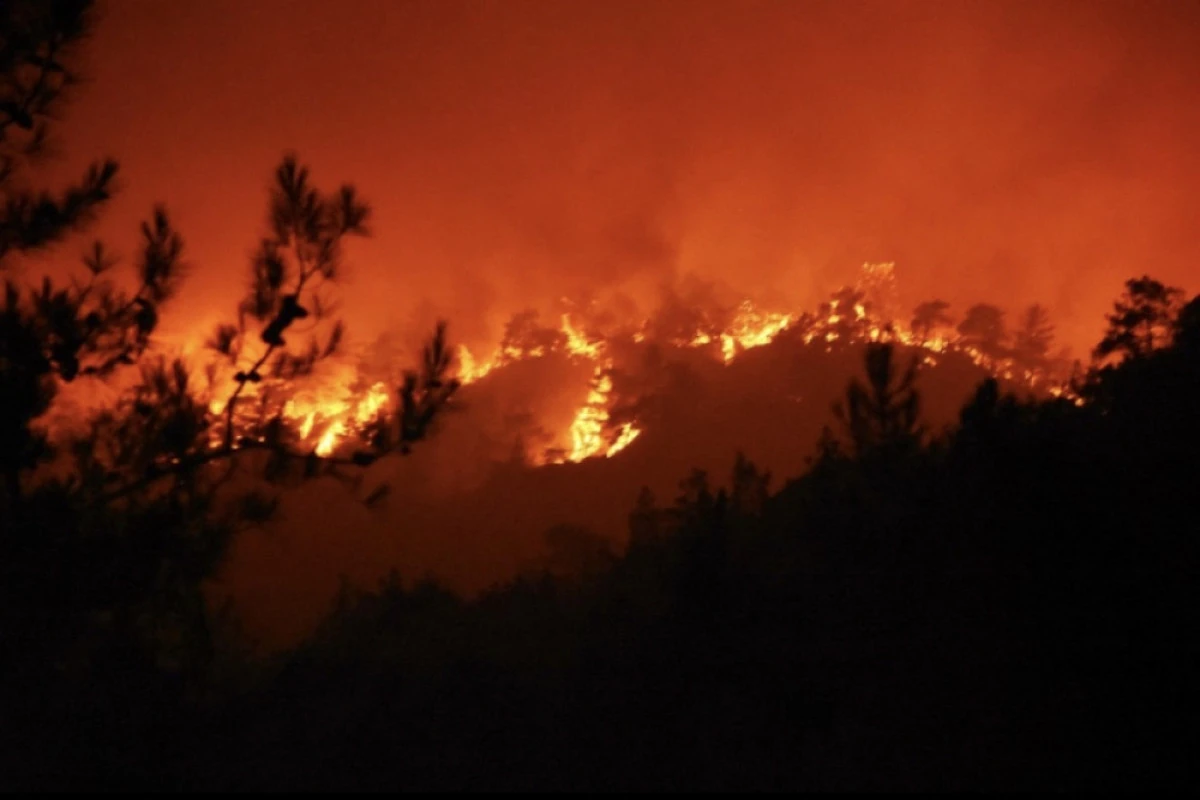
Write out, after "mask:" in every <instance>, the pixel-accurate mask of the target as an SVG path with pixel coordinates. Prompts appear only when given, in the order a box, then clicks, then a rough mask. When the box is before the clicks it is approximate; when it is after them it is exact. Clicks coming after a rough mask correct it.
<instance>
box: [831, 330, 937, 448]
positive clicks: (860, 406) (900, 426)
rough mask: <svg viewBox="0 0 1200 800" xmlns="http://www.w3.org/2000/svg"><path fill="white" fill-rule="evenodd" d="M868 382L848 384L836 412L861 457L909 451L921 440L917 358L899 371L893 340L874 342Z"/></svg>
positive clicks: (869, 354)
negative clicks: (884, 342)
mask: <svg viewBox="0 0 1200 800" xmlns="http://www.w3.org/2000/svg"><path fill="white" fill-rule="evenodd" d="M865 360H866V368H867V385H865V386H864V385H863V384H862V382H860V381H859V380H858V378H854V379H852V380H851V381H850V384H849V386H847V387H846V397H845V401H844V402H843V401H839V402H837V403H835V404H834V413H835V414H836V415H837V418H838V420H839V421H840V422H841V423H842V425H843V426H844V427H845V428H846V431H847V433H848V434H849V436H850V441H851V443H852V445H853V448H854V453H855V455H856V456H858V457H859V458H867V457H871V456H875V455H880V454H894V453H896V452H904V451H908V450H910V449H911V448H913V447H915V446H917V445H919V444H920V441H921V437H922V436H923V430H922V428H921V426H920V424H919V417H920V408H921V405H920V396H919V395H918V394H917V391H916V389H915V383H916V379H917V360H916V359H915V358H914V359H913V360H912V361H911V362H910V363H909V365H908V367H907V368H906V369H905V370H904V372H903V373H899V372H898V371H897V369H896V363H895V348H894V346H893V345H891V344H870V345H868V346H867V350H866V358H865Z"/></svg>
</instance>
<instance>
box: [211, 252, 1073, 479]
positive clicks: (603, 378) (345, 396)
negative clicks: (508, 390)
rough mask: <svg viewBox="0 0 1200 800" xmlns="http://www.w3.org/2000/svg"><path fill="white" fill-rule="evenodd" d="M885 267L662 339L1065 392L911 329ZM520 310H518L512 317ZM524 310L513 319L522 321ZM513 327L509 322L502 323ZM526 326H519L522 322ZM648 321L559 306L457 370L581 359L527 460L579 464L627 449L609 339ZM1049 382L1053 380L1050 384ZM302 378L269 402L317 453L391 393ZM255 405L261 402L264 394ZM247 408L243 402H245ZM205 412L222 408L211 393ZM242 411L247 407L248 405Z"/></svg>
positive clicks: (1005, 359)
mask: <svg viewBox="0 0 1200 800" xmlns="http://www.w3.org/2000/svg"><path fill="white" fill-rule="evenodd" d="M894 285H895V277H894V265H892V264H890V263H883V264H866V265H864V267H863V270H862V278H861V280H860V281H859V282H858V283H857V284H856V285H855V286H854V287H852V288H851V287H847V288H844V289H842V290H839V292H837V293H835V294H834V295H833V296H832V297H831V299H830V300H828V301H827V302H826V303H823V304H822V305H821V306H820V308H819V309H818V312H817V313H816V314H813V313H802V314H796V313H791V312H787V311H781V310H768V309H763V308H760V307H759V306H757V305H755V304H754V303H752V302H751V301H749V300H746V301H743V302H742V303H740V304H739V305H738V306H737V307H736V309H735V310H734V311H733V313H732V314H731V315H728V316H727V319H728V322H727V324H725V325H724V326H723V328H721V329H716V328H704V329H698V330H695V331H694V333H692V335H690V336H688V337H685V338H672V339H671V341H670V342H669V343H668V344H669V345H670V346H672V347H680V348H694V349H703V348H707V349H708V350H709V351H710V352H712V354H713V357H714V359H719V360H720V361H721V362H723V363H724V364H726V365H728V364H730V363H732V362H733V361H735V360H736V359H737V358H738V357H739V356H741V355H742V354H743V353H745V352H746V351H748V350H751V349H754V348H757V347H762V346H764V345H768V344H770V343H771V342H773V341H775V339H776V338H777V337H779V336H780V335H781V334H783V333H784V332H786V331H791V332H793V333H794V334H796V335H797V336H798V337H799V339H800V341H802V342H803V343H804V344H805V345H808V346H818V347H823V348H825V349H826V350H832V349H833V348H834V347H835V346H843V345H846V344H855V343H865V342H894V343H896V344H899V345H903V346H905V347H908V348H912V349H915V350H920V351H924V355H923V356H922V363H923V364H924V365H926V366H933V365H936V364H937V363H938V361H939V359H941V358H943V357H945V356H946V355H948V354H950V353H954V354H959V355H962V356H966V357H967V358H969V359H970V360H971V361H972V362H974V363H975V364H976V365H977V366H979V367H980V368H982V369H983V370H985V371H987V372H988V373H990V374H992V375H994V376H995V377H997V378H1002V379H1004V380H1007V381H1010V382H1013V383H1017V384H1020V385H1024V386H1026V387H1028V388H1030V389H1031V390H1040V391H1045V392H1046V393H1049V394H1053V395H1055V396H1061V395H1063V394H1064V392H1066V391H1067V389H1066V388H1065V386H1063V385H1061V381H1060V380H1059V378H1060V377H1061V376H1055V375H1052V374H1051V372H1052V371H1051V370H1050V369H1049V368H1048V367H1045V366H1041V367H1031V366H1028V365H1021V364H1018V363H1017V360H1016V359H1014V358H1013V357H1011V356H1010V355H1005V354H1004V353H1003V352H991V353H989V352H986V351H985V349H984V348H982V347H981V346H978V345H977V344H975V343H972V342H970V341H968V340H966V339H964V338H963V337H961V336H958V335H956V334H955V333H954V332H953V331H952V330H950V329H948V328H946V327H941V328H937V329H928V328H927V329H926V330H924V331H923V332H921V333H918V332H917V331H914V330H913V329H912V326H911V325H909V324H907V323H905V322H904V321H903V320H900V319H895V318H894V315H895V309H896V307H897V306H896V303H895V300H894ZM519 316H520V315H519ZM530 319H531V318H526V319H524V320H522V324H526V323H529V321H530ZM510 327H515V326H510ZM526 329H529V325H528V324H526ZM651 330H652V326H651V325H650V320H644V321H643V322H642V324H641V325H640V326H638V327H636V328H634V329H631V330H630V331H629V332H627V333H625V334H616V335H610V336H608V337H607V338H605V337H602V336H600V335H598V334H594V333H591V332H590V331H588V330H587V329H586V325H585V324H584V322H583V321H582V320H581V319H578V318H577V317H576V316H574V315H573V314H571V313H565V314H562V315H561V317H560V319H559V324H558V326H557V328H556V329H550V330H548V329H539V330H538V332H537V336H526V337H525V338H524V340H520V341H519V340H518V339H517V338H515V337H512V336H506V337H505V340H504V341H502V342H501V343H500V344H499V345H497V347H496V348H495V349H494V351H493V352H492V353H491V354H490V355H488V356H486V357H484V356H480V355H477V354H476V353H475V352H472V351H471V350H470V349H469V348H468V347H467V346H465V345H460V346H459V347H458V348H457V376H458V380H459V381H460V382H461V384H462V385H463V386H464V387H470V386H471V385H472V384H477V383H479V382H480V381H482V380H484V379H486V378H487V377H488V376H490V375H493V374H494V373H496V372H497V371H499V370H503V369H504V368H505V367H507V366H509V365H511V364H513V363H516V362H518V361H526V360H531V359H539V358H545V357H547V356H549V355H551V354H559V355H565V356H566V357H567V358H569V359H570V360H572V361H575V362H579V363H585V364H590V365H591V375H590V382H589V388H588V392H587V395H586V398H585V399H584V401H583V402H582V404H581V405H579V406H578V408H577V409H576V410H575V412H574V415H573V417H572V421H571V422H570V424H569V426H567V428H566V429H565V430H561V431H559V432H557V434H556V435H555V444H554V446H553V447H551V448H548V449H547V450H546V451H545V452H544V453H543V454H541V455H540V456H535V457H534V458H533V461H534V462H535V463H538V464H561V463H567V462H580V461H584V460H586V459H590V458H611V457H613V456H615V455H617V454H618V453H620V452H621V451H622V450H624V449H625V448H627V447H629V445H630V444H632V443H633V442H634V441H636V440H637V438H638V437H639V435H640V434H641V433H642V428H641V426H640V425H639V423H638V422H637V421H636V420H633V421H629V420H624V421H617V420H615V419H614V416H613V413H612V411H613V406H614V402H615V398H614V397H613V370H614V357H613V347H614V345H617V344H618V337H620V336H624V337H627V339H628V342H627V344H632V345H638V344H642V343H648V342H650V341H652V335H653V334H652V333H651ZM1056 381H1057V382H1056ZM300 383H303V384H304V385H303V386H302V387H300V388H299V389H297V390H296V391H295V392H294V393H291V394H290V395H289V396H287V397H286V398H276V399H275V400H274V401H273V402H274V408H275V409H276V412H277V414H278V416H279V417H281V418H282V419H283V420H285V421H286V422H287V423H288V426H289V429H290V431H291V434H292V436H293V437H294V440H295V441H297V442H298V443H300V444H301V446H303V447H304V448H306V449H308V450H310V451H311V452H313V453H315V454H316V455H318V456H321V457H328V456H331V455H334V454H336V453H339V452H342V451H343V450H345V449H348V448H350V447H352V446H353V443H354V442H355V441H356V440H357V441H361V440H363V439H364V438H367V437H368V436H369V433H370V430H371V427H372V426H373V425H374V424H375V423H376V422H377V420H379V419H380V418H381V415H383V414H384V413H386V412H387V411H388V410H389V409H390V408H392V407H394V406H395V404H396V397H395V394H394V392H393V391H391V390H389V388H388V386H387V384H385V383H384V382H383V381H371V382H368V381H364V380H363V378H362V376H360V375H359V374H358V373H357V371H355V370H353V369H343V370H342V371H340V372H338V373H337V374H335V375H333V376H331V377H328V378H326V379H323V380H320V379H317V378H315V377H311V376H310V377H309V378H307V379H305V380H304V381H303V382H300ZM261 401H262V402H263V403H268V402H270V400H269V398H268V397H267V396H264V397H263V398H261ZM247 405H248V406H250V405H251V404H247ZM212 411H213V412H214V413H216V414H219V413H221V412H222V404H221V403H220V402H219V401H214V403H213V405H212ZM246 413H254V412H253V410H252V408H248V409H247V410H246Z"/></svg>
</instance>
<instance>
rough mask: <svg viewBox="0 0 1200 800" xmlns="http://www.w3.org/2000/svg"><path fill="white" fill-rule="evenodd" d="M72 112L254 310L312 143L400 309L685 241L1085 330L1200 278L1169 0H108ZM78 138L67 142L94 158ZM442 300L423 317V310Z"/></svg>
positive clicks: (1194, 109)
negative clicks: (361, 221) (872, 278)
mask: <svg viewBox="0 0 1200 800" xmlns="http://www.w3.org/2000/svg"><path fill="white" fill-rule="evenodd" d="M105 12H106V13H105V16H104V20H103V23H102V25H101V28H100V30H99V32H98V34H97V36H96V37H95V42H94V46H93V48H92V64H91V69H90V71H89V74H90V76H91V80H90V82H89V83H88V85H87V86H85V87H83V89H82V90H81V91H80V92H79V93H78V101H77V103H76V104H75V105H74V106H73V107H72V109H71V110H70V113H69V115H68V117H67V123H66V129H65V130H64V132H63V139H64V141H65V142H66V144H67V147H66V151H67V153H68V154H69V155H70V157H71V158H69V159H68V161H70V162H71V163H70V164H66V165H64V169H65V170H66V174H71V173H73V171H75V168H76V166H77V164H76V163H75V162H81V161H83V160H85V159H87V158H89V157H91V156H94V155H97V154H100V153H112V154H114V155H116V156H118V157H120V158H121V159H122V160H123V162H124V167H125V172H124V185H125V187H126V190H125V192H124V194H123V195H122V197H121V198H120V199H119V200H118V202H117V205H116V207H115V208H114V209H113V213H112V214H110V215H109V216H108V217H107V221H106V226H105V232H110V233H111V234H112V236H113V238H115V239H116V240H117V241H118V243H119V242H120V241H121V240H122V238H123V237H124V238H126V239H127V237H125V234H127V233H131V232H132V231H133V230H135V229H134V224H135V222H136V220H137V219H138V217H139V216H140V215H142V214H144V213H145V211H146V210H147V209H148V208H149V206H150V203H151V202H153V201H154V200H164V201H166V202H167V203H168V205H169V206H170V207H171V208H172V209H173V210H174V211H175V212H176V216H177V217H178V220H179V223H180V225H181V227H182V228H183V229H184V230H185V231H186V232H187V233H188V235H189V244H190V249H191V253H192V256H193V261H194V263H195V264H196V267H197V269H196V272H195V274H194V276H193V279H192V283H191V285H190V286H189V292H190V293H191V301H190V302H189V303H188V304H187V305H186V307H185V308H180V309H177V310H176V312H175V316H174V318H173V323H174V325H175V326H176V327H178V328H179V329H181V330H187V329H189V328H190V326H196V325H198V324H199V322H198V321H199V320H200V319H201V318H204V319H208V318H212V317H213V316H216V315H219V314H223V313H227V310H228V309H230V308H231V307H232V304H233V302H234V299H235V297H236V294H237V290H238V287H239V286H240V276H241V270H242V269H243V266H244V263H245V261H246V258H245V253H246V250H247V248H249V246H250V245H251V244H252V243H253V241H255V238H256V236H257V234H258V231H259V229H260V224H261V221H262V218H263V215H264V188H265V184H266V181H267V178H268V176H269V174H270V170H271V169H272V167H273V166H274V164H275V162H276V160H277V159H278V157H279V156H280V154H281V153H282V152H283V150H284V149H286V148H294V149H296V150H297V151H298V152H300V153H301V155H302V156H303V157H304V158H305V159H307V160H308V161H310V162H311V163H312V165H313V167H314V169H315V171H316V172H315V175H316V177H317V178H318V179H324V180H325V181H327V182H330V183H333V182H337V181H341V180H352V181H355V182H356V183H358V184H359V186H360V188H361V189H362V190H363V192H364V194H365V195H366V196H367V197H368V198H369V199H372V200H373V201H374V204H375V208H376V215H375V218H374V219H375V237H374V239H373V240H372V241H370V242H368V243H366V244H365V245H363V246H362V247H360V248H358V249H356V250H355V251H354V253H353V258H352V261H353V263H354V265H355V268H354V270H353V271H352V273H351V280H350V282H349V284H348V285H347V286H346V288H345V308H346V309H347V313H348V315H350V316H351V319H350V322H351V327H352V331H353V332H354V333H355V334H356V335H357V336H358V337H359V340H360V341H370V340H371V339H372V338H374V336H376V335H377V334H378V333H380V332H381V331H382V330H384V329H386V328H388V327H391V326H394V325H396V323H397V321H404V322H405V323H408V322H409V321H410V320H412V319H413V318H414V317H415V316H418V315H421V316H430V315H432V314H434V313H437V314H442V315H445V316H448V317H449V318H450V319H451V320H452V322H453V323H454V325H455V328H454V330H455V332H456V333H457V335H458V336H459V337H460V338H461V340H463V341H466V342H468V343H469V344H472V345H478V344H481V343H483V342H494V341H495V338H496V334H497V333H498V331H499V328H500V326H501V325H502V324H503V321H504V320H506V319H507V318H508V316H509V315H510V314H511V313H513V312H514V311H516V310H520V309H522V308H527V307H530V306H531V305H541V306H545V305H548V304H549V303H552V302H554V301H556V300H557V299H558V298H560V297H562V296H564V295H565V296H569V297H574V296H576V295H578V294H580V293H583V292H586V291H588V290H595V289H597V288H612V287H615V286H623V285H628V287H629V291H630V292H631V293H632V294H633V295H634V296H635V297H638V299H640V300H642V301H645V300H646V296H645V292H646V291H648V290H649V289H653V287H656V286H658V285H660V284H662V283H663V282H671V281H673V280H675V279H677V278H679V277H680V276H683V275H687V274H699V275H701V276H704V277H707V278H717V279H721V280H724V281H727V282H729V283H732V284H733V285H735V286H736V287H737V288H739V289H741V290H743V291H745V292H747V293H755V292H758V293H762V292H769V293H770V294H771V295H772V296H774V297H778V298H780V299H783V300H787V301H789V302H796V303H802V304H805V305H811V303H812V301H814V300H815V299H816V298H817V297H818V296H820V295H822V294H824V293H825V292H827V291H828V290H829V289H831V288H833V287H834V286H836V285H838V284H840V283H842V282H844V280H845V278H846V277H847V275H849V274H850V273H851V271H852V270H854V269H855V268H856V267H857V266H858V265H859V264H861V263H862V262H864V261H896V262H897V263H898V269H899V272H900V275H901V278H902V283H903V285H904V287H905V290H906V293H907V296H906V297H905V298H904V299H905V300H906V301H909V302H915V301H917V300H922V299H928V298H930V297H932V296H935V295H937V296H943V297H945V298H946V299H948V300H951V301H952V302H954V303H955V304H956V305H958V306H959V307H960V308H961V307H962V306H963V305H964V304H968V303H971V302H974V301H976V300H980V299H986V300H988V301H990V302H994V303H998V304H1000V305H1004V306H1008V307H1013V308H1015V307H1017V306H1020V305H1024V304H1027V303H1029V302H1032V301H1033V300H1035V299H1036V300H1041V301H1043V302H1045V303H1047V304H1048V305H1049V306H1050V307H1051V309H1052V311H1053V312H1054V314H1055V316H1056V318H1057V320H1058V322H1059V326H1060V335H1062V336H1063V337H1064V338H1066V339H1067V340H1069V342H1070V343H1071V344H1073V345H1074V346H1075V347H1076V348H1078V349H1080V350H1082V349H1083V348H1086V347H1087V346H1088V345H1089V344H1090V343H1091V342H1092V341H1094V339H1095V338H1096V335H1097V332H1098V329H1099V326H1100V325H1101V324H1102V320H1101V317H1102V314H1103V312H1104V310H1105V309H1106V307H1107V304H1108V302H1109V300H1110V299H1111V298H1112V297H1113V296H1114V295H1115V294H1116V293H1117V292H1118V291H1119V289H1120V285H1121V282H1122V281H1123V280H1124V279H1125V278H1126V277H1128V276H1130V275H1132V274H1134V273H1139V274H1140V273H1141V272H1146V271H1149V272H1152V273H1154V274H1156V275H1158V276H1161V277H1162V278H1164V279H1166V280H1168V281H1171V282H1174V283H1177V284H1184V285H1188V284H1189V283H1191V282H1193V280H1194V267H1193V266H1192V264H1191V251H1193V250H1194V249H1195V244H1196V233H1195V226H1194V224H1193V221H1194V212H1193V210H1192V201H1191V198H1190V191H1189V188H1190V187H1191V186H1194V185H1195V182H1196V178H1197V177H1200V156H1198V155H1197V153H1196V150H1195V148H1194V147H1193V146H1192V138H1193V135H1192V132H1193V131H1194V130H1195V127H1196V123H1197V122H1200V110H1198V109H1200V103H1197V102H1196V101H1197V99H1200V98H1198V97H1197V86H1198V80H1200V56H1198V55H1197V52H1198V50H1197V48H1195V47H1194V44H1195V42H1196V41H1197V33H1198V32H1200V28H1198V18H1200V14H1198V13H1197V12H1196V9H1195V8H1193V7H1192V6H1190V5H1188V4H1179V3H1171V2H1140V1H1139V2H1121V3H1113V2H1065V3H1025V2H991V3H968V4H962V3H950V2H920V3H894V2H852V1H849V0H837V1H836V2H807V3H806V2H741V3H732V2H704V1H703V0H678V1H676V0H660V2H654V3H644V2H612V3H593V4H588V3H557V2H520V0H514V1H510V2H503V3H489V2H470V3H456V2H448V1H445V0H438V1H437V2H427V3H420V2H418V3H395V2H391V0H359V1H358V2H353V3H349V4H343V5H340V6H338V7H337V8H332V7H330V6H328V4H325V3H319V2H282V1H280V2H272V1H271V0H263V2H259V3H253V4H249V5H247V4H244V3H234V2H217V0H214V2H213V3H209V4H206V5H205V7H204V8H203V9H198V8H197V9H184V8H172V9H170V10H167V9H165V8H164V7H162V6H161V5H160V4H156V3H152V2H129V3H119V4H118V3H113V4H110V5H109V6H107V7H106V9H105ZM67 167H69V169H67ZM413 324H414V325H415V322H414V323H413Z"/></svg>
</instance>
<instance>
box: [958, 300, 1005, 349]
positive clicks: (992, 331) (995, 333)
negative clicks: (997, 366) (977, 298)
mask: <svg viewBox="0 0 1200 800" xmlns="http://www.w3.org/2000/svg"><path fill="white" fill-rule="evenodd" d="M958 333H959V336H961V337H962V340H963V342H964V343H965V344H968V345H972V346H974V347H977V348H979V350H980V351H982V352H984V353H986V354H987V355H990V356H993V357H995V356H998V355H1000V354H1001V353H1002V352H1003V349H1004V343H1005V341H1007V339H1008V331H1007V330H1005V327H1004V312H1003V311H1001V310H1000V309H999V308H997V307H996V306H993V305H988V304H987V303H977V304H975V305H973V306H971V307H970V308H968V309H967V313H966V316H964V317H963V320H962V322H960V323H958Z"/></svg>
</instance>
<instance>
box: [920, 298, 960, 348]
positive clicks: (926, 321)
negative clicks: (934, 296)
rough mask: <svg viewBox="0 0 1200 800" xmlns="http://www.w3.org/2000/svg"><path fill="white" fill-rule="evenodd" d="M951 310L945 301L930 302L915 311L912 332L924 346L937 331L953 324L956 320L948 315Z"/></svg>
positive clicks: (922, 304)
mask: <svg viewBox="0 0 1200 800" xmlns="http://www.w3.org/2000/svg"><path fill="white" fill-rule="evenodd" d="M949 308H950V304H949V303H947V302H946V301H945V300H930V301H928V302H925V303H921V304H920V305H919V306H917V307H916V309H914V310H913V318H912V325H911V327H912V331H913V333H915V334H916V335H917V337H918V339H919V340H920V342H921V343H922V344H924V343H925V342H926V341H928V340H929V338H930V336H931V335H932V334H933V332H934V331H935V330H937V329H939V328H948V327H950V325H951V324H953V322H954V320H953V319H952V318H951V317H950V315H949V314H948V313H947V311H948V310H949Z"/></svg>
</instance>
